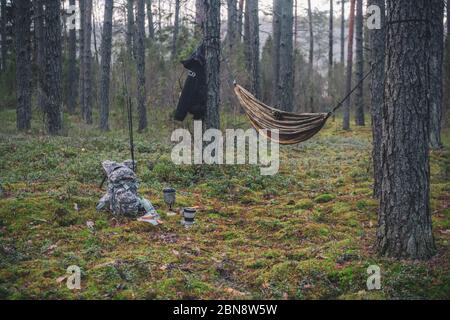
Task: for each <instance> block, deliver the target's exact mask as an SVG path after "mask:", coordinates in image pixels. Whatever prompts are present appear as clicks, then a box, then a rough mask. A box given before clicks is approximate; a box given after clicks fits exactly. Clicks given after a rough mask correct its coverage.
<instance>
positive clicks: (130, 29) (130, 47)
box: [125, 0, 136, 58]
mask: <svg viewBox="0 0 450 320" xmlns="http://www.w3.org/2000/svg"><path fill="white" fill-rule="evenodd" d="M135 34H136V32H135V25H134V0H127V32H126V35H125V42H126V44H127V51H128V54H129V56H130V57H131V58H134V39H133V38H134V35H135Z"/></svg>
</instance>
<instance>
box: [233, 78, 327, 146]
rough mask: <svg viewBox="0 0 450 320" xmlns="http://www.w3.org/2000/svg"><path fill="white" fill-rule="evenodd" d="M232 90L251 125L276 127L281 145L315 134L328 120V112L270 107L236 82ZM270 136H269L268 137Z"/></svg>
mask: <svg viewBox="0 0 450 320" xmlns="http://www.w3.org/2000/svg"><path fill="white" fill-rule="evenodd" d="M234 92H235V93H236V96H237V97H238V99H239V102H240V104H241V106H242V108H243V109H244V110H245V113H246V114H247V117H248V119H249V120H250V122H251V124H252V126H253V127H254V128H255V129H256V130H257V131H261V130H269V131H270V130H274V129H278V131H279V139H278V140H277V141H276V142H278V143H280V144H283V145H292V144H297V143H300V142H303V141H306V140H308V139H310V138H312V137H313V136H314V135H316V134H317V133H318V132H319V131H320V130H321V129H322V128H323V126H324V125H325V123H326V122H327V120H328V117H329V114H328V113H293V112H285V111H281V110H277V109H275V108H272V107H270V106H268V105H266V104H264V103H262V102H261V101H259V100H258V99H256V98H255V96H254V95H253V94H251V93H250V92H249V91H247V90H246V89H245V88H243V87H242V86H240V85H238V84H236V85H235V87H234ZM269 138H270V137H269Z"/></svg>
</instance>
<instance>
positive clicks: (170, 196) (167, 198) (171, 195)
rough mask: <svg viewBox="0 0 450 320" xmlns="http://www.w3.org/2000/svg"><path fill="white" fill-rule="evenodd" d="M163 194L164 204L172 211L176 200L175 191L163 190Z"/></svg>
mask: <svg viewBox="0 0 450 320" xmlns="http://www.w3.org/2000/svg"><path fill="white" fill-rule="evenodd" d="M163 194H164V202H165V203H166V204H167V205H168V206H169V207H170V210H172V206H173V205H174V203H175V198H176V196H175V195H176V191H175V189H173V188H165V189H164V190H163Z"/></svg>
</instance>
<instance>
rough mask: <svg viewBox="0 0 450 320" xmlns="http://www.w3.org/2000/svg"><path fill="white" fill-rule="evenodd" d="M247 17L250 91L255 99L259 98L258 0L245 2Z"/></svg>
mask: <svg viewBox="0 0 450 320" xmlns="http://www.w3.org/2000/svg"><path fill="white" fill-rule="evenodd" d="M247 2H248V17H249V36H250V48H251V50H250V56H251V59H250V60H251V73H250V74H251V77H252V80H251V91H252V93H253V94H254V95H255V97H257V98H260V97H261V89H260V70H259V16H258V14H259V9H258V0H247Z"/></svg>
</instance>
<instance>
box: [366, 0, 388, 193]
mask: <svg viewBox="0 0 450 320" xmlns="http://www.w3.org/2000/svg"><path fill="white" fill-rule="evenodd" d="M368 5H369V6H370V5H376V6H378V7H379V8H380V9H381V29H372V30H369V37H370V53H371V61H370V63H371V66H372V68H373V72H372V78H371V88H370V89H371V94H372V96H371V115H372V136H373V149H372V160H373V175H374V184H373V195H374V197H375V198H377V199H378V198H379V197H380V192H381V178H382V175H383V174H382V171H381V124H382V109H383V104H384V93H383V91H384V61H385V59H384V52H385V34H386V29H385V28H386V27H385V23H386V7H385V0H369V1H368Z"/></svg>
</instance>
